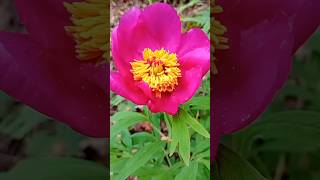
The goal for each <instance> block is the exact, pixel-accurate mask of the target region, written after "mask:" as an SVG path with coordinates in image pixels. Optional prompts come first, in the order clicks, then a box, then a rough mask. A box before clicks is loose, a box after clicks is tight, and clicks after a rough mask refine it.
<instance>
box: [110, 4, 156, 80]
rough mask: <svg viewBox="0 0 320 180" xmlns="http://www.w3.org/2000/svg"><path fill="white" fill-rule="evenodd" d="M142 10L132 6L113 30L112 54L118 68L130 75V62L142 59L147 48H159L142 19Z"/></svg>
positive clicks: (124, 73)
mask: <svg viewBox="0 0 320 180" xmlns="http://www.w3.org/2000/svg"><path fill="white" fill-rule="evenodd" d="M140 15H141V10H140V9H138V8H132V9H130V10H129V11H127V12H126V13H125V14H124V15H123V16H122V17H121V19H120V22H119V25H118V26H117V27H116V28H114V30H113V32H112V42H111V43H112V45H111V47H112V56H113V60H114V62H115V65H116V67H117V69H118V70H119V72H120V73H122V75H125V76H128V75H129V74H131V73H130V71H129V69H130V68H131V66H130V64H129V62H132V61H133V60H135V59H142V53H143V50H144V49H145V48H151V49H153V50H155V49H159V48H160V47H159V46H158V44H157V42H155V40H153V38H152V37H151V36H150V35H149V34H148V32H147V29H146V27H144V24H143V23H142V22H141V20H140Z"/></svg>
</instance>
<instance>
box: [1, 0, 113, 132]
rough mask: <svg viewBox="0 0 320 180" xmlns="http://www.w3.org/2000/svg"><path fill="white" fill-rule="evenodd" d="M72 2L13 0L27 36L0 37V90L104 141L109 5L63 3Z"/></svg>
mask: <svg viewBox="0 0 320 180" xmlns="http://www.w3.org/2000/svg"><path fill="white" fill-rule="evenodd" d="M73 1H74V0H73ZM73 1H71V0H47V1H43V0H29V1H28V2H26V1H25V0H15V1H14V2H15V5H16V8H17V11H18V14H19V16H20V18H21V20H22V23H23V24H24V25H25V27H26V30H27V33H24V34H21V33H9V32H0V89H1V90H3V91H4V92H6V93H8V94H9V95H10V96H12V97H14V98H16V99H18V100H20V101H22V102H23V103H25V104H27V105H29V106H31V107H33V108H34V109H36V110H38V111H40V112H42V113H44V114H46V115H48V116H50V117H52V118H55V119H57V120H59V121H61V122H64V123H66V124H68V125H70V126H71V127H72V128H74V129H76V130H77V131H79V132H81V133H83V134H86V135H90V136H95V137H106V136H107V135H108V132H107V125H108V123H107V112H108V99H107V97H108V96H107V95H106V86H107V78H106V77H107V76H106V74H107V72H108V68H107V66H106V63H104V60H103V55H104V54H105V53H106V52H107V51H106V45H107V41H108V38H107V31H103V30H105V29H107V24H106V22H107V20H106V19H107V16H106V14H107V13H106V10H107V8H108V7H109V6H108V4H107V1H106V0H96V1H91V2H89V1H88V2H85V1H84V0H83V1H81V3H78V4H66V3H65V4H64V2H73ZM88 4H90V7H91V9H90V8H89V9H86V7H89V5H88ZM88 12H94V13H88ZM71 16H72V18H71ZM90 18H94V19H95V21H93V20H91V19H90ZM71 19H72V21H71ZM74 42H76V43H74Z"/></svg>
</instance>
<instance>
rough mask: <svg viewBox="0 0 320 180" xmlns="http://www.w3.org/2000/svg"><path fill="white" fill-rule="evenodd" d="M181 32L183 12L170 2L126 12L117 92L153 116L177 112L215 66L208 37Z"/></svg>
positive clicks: (119, 35) (116, 43)
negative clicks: (179, 12)
mask: <svg viewBox="0 0 320 180" xmlns="http://www.w3.org/2000/svg"><path fill="white" fill-rule="evenodd" d="M181 31H182V29H181V22H180V18H179V16H178V15H177V12H176V11H175V9H174V8H172V7H171V6H169V5H167V4H162V3H155V4H153V5H150V6H148V7H146V8H145V9H143V10H141V9H138V8H133V9H131V10H129V11H128V12H126V13H125V14H124V15H123V16H122V18H121V20H120V23H119V25H118V26H117V27H116V28H115V29H114V31H113V33H112V57H113V59H114V63H115V66H116V68H117V70H118V71H117V72H112V73H111V76H110V87H111V90H112V91H113V92H115V93H117V94H119V95H121V96H123V97H125V98H127V99H129V100H130V101H132V102H134V103H135V104H139V105H147V106H148V107H149V109H150V110H151V111H153V112H166V113H169V114H175V113H176V112H177V111H178V107H179V105H180V104H183V103H185V102H186V101H188V100H189V99H190V98H191V97H192V96H193V95H194V93H195V92H196V90H197V89H198V88H199V86H200V84H201V81H202V78H203V76H204V75H205V74H206V73H207V72H208V70H209V68H210V42H209V39H208V37H207V35H206V34H205V33H204V32H203V31H202V30H200V29H192V30H190V31H189V32H187V33H182V32H181Z"/></svg>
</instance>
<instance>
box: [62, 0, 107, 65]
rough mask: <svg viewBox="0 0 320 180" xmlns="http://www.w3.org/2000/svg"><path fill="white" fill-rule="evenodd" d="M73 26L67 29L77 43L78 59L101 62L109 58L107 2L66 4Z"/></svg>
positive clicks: (93, 1)
mask: <svg viewBox="0 0 320 180" xmlns="http://www.w3.org/2000/svg"><path fill="white" fill-rule="evenodd" d="M64 6H65V7H66V9H67V10H68V12H69V13H70V14H72V16H71V21H72V23H73V26H67V27H66V28H65V29H66V31H67V32H68V33H70V34H71V35H72V37H73V38H74V40H75V42H76V53H77V58H78V59H79V60H82V61H96V62H100V61H102V60H103V59H106V58H107V43H108V38H107V32H108V24H107V22H108V16H107V13H108V11H109V9H108V8H109V5H108V3H107V0H84V1H83V2H74V3H64Z"/></svg>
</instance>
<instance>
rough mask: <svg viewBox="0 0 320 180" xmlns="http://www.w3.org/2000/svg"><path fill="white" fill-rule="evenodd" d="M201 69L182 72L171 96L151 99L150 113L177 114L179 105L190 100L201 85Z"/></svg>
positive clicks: (149, 103)
mask: <svg viewBox="0 0 320 180" xmlns="http://www.w3.org/2000/svg"><path fill="white" fill-rule="evenodd" d="M201 72H202V69H201V68H193V69H190V70H188V71H183V72H182V77H181V78H180V79H179V84H178V86H177V87H176V88H175V90H174V91H173V92H172V93H171V94H167V95H162V96H161V98H152V99H150V100H149V102H148V107H149V108H150V110H151V111H152V112H166V113H169V114H171V115H174V114H176V113H177V112H178V109H179V105H180V104H183V103H185V102H187V101H188V100H190V99H191V98H192V96H193V95H194V94H195V92H196V91H197V90H198V88H199V87H200V85H201V80H202V75H201Z"/></svg>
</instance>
